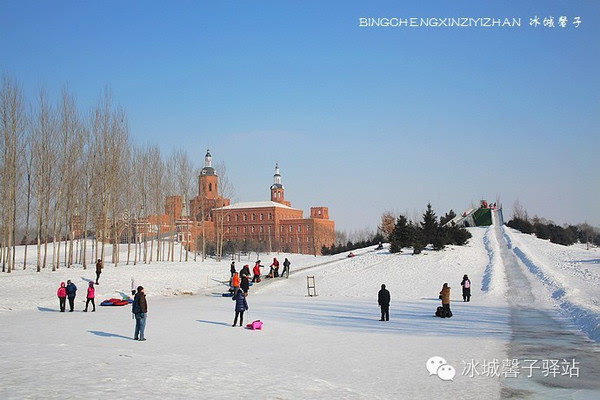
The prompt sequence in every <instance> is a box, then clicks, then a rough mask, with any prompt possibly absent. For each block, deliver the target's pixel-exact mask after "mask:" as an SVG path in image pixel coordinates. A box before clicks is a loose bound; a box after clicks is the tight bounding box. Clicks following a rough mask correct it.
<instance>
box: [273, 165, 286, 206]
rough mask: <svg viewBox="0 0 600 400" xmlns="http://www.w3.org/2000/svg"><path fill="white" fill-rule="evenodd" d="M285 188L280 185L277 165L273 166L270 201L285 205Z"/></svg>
mask: <svg viewBox="0 0 600 400" xmlns="http://www.w3.org/2000/svg"><path fill="white" fill-rule="evenodd" d="M284 193H285V188H284V187H283V185H282V184H281V174H280V173H279V163H276V164H275V175H273V184H272V185H271V201H276V202H277V203H284V204H285V203H286V201H285V199H284Z"/></svg>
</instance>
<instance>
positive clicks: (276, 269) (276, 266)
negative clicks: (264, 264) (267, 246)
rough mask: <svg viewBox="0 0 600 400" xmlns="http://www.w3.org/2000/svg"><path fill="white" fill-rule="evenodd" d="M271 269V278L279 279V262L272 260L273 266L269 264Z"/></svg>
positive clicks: (275, 259)
mask: <svg viewBox="0 0 600 400" xmlns="http://www.w3.org/2000/svg"><path fill="white" fill-rule="evenodd" d="M271 268H272V271H273V278H278V277H279V261H277V258H273V264H271Z"/></svg>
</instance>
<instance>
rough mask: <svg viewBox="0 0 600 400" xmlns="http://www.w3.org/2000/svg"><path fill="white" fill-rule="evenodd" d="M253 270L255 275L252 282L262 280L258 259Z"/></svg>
mask: <svg viewBox="0 0 600 400" xmlns="http://www.w3.org/2000/svg"><path fill="white" fill-rule="evenodd" d="M252 272H253V273H254V276H253V277H252V283H254V282H260V263H259V262H258V261H257V262H256V264H254V268H252Z"/></svg>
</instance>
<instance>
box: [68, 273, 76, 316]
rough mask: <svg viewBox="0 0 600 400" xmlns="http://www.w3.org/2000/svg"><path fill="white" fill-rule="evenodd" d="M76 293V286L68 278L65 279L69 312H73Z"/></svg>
mask: <svg viewBox="0 0 600 400" xmlns="http://www.w3.org/2000/svg"><path fill="white" fill-rule="evenodd" d="M76 293H77V286H75V284H74V283H73V282H71V281H70V280H68V281H67V298H68V299H69V312H73V308H74V307H75V295H76Z"/></svg>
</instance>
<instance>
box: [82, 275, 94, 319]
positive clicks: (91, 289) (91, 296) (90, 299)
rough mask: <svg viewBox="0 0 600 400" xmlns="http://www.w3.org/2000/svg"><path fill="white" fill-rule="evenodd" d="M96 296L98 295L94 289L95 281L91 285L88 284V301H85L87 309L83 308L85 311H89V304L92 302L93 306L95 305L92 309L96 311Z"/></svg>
mask: <svg viewBox="0 0 600 400" xmlns="http://www.w3.org/2000/svg"><path fill="white" fill-rule="evenodd" d="M95 297H96V290H95V289H94V282H90V285H89V286H88V289H87V296H86V301H85V310H83V312H87V309H88V305H89V304H90V303H92V306H93V307H94V308H93V309H92V312H94V311H96V303H94V298H95Z"/></svg>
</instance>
